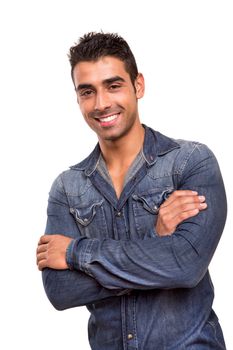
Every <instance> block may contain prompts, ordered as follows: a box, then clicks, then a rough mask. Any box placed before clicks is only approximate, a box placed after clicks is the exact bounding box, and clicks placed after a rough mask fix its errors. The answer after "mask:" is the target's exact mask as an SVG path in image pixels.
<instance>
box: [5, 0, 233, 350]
mask: <svg viewBox="0 0 233 350" xmlns="http://www.w3.org/2000/svg"><path fill="white" fill-rule="evenodd" d="M232 18H233V5H232V1H225V0H219V1H215V0H209V1H208V0H195V1H189V0H164V1H162V0H161V1H156V0H155V1H144V2H142V1H135V0H134V1H126V0H124V1H123V0H118V1H115V2H110V1H107V0H106V1H105V0H99V1H94V0H89V1H79V0H76V1H74V0H70V1H69V0H64V1H62V0H56V1H55V0H54V1H52V0H40V1H39V0H38V1H36V0H34V1H33V0H21V1H17V0H15V1H14V0H5V1H4V0H2V1H1V4H0V36H1V38H0V39H1V41H0V49H1V55H0V58H1V64H0V93H1V95H0V96H1V103H0V116H1V128H0V136H1V137H0V142H1V145H0V146H1V227H2V230H1V231H2V232H1V241H0V242H1V253H0V259H1V260H0V262H1V298H0V303H1V319H2V326H1V340H0V342H1V343H2V345H1V349H4V350H5V349H6V350H8V349H15V348H18V349H24V350H28V349H33V350H39V349H40V350H41V349H43V350H49V349H56V350H63V349H64V348H65V349H69V348H73V349H82V350H87V349H89V345H88V341H87V320H88V312H87V311H86V309H85V308H84V307H83V308H76V309H72V310H67V311H63V312H58V311H56V310H55V309H53V307H52V306H51V305H50V303H49V301H48V300H47V298H46V296H45V293H44V290H43V286H42V282H41V275H40V273H39V272H38V271H37V268H36V264H35V250H36V245H37V241H38V239H39V236H40V235H42V234H43V232H44V228H45V222H46V207H47V198H48V192H49V189H50V186H51V184H52V181H53V180H54V178H55V177H56V176H57V175H58V174H59V173H60V172H61V171H63V170H65V169H67V168H68V167H69V166H70V165H72V164H75V163H77V162H79V161H80V160H81V159H83V158H84V157H85V156H86V155H88V154H89V152H90V151H91V150H92V148H93V146H94V145H95V143H96V137H95V135H94V134H93V132H92V131H90V130H89V129H88V127H87V126H86V125H85V123H84V121H83V119H82V116H81V114H80V112H79V109H78V106H77V103H76V98H75V94H74V90H73V86H72V82H71V79H70V66H69V62H68V59H67V52H68V50H69V47H70V46H72V45H73V44H74V42H75V41H77V39H78V38H79V37H80V36H82V35H83V34H84V33H86V32H89V31H99V30H103V31H109V32H117V33H119V34H120V35H122V36H123V37H124V38H125V39H126V40H127V41H128V43H129V44H130V46H131V49H132V51H133V52H134V54H135V57H136V60H137V63H138V67H139V70H140V71H141V72H142V73H143V74H144V76H145V80H146V95H145V97H144V98H143V100H141V101H140V116H141V120H142V122H144V123H145V124H148V125H150V126H152V127H153V128H155V129H157V130H159V131H160V132H162V133H164V134H166V135H168V136H171V137H175V138H185V139H190V140H198V141H201V142H203V143H206V144H207V145H208V146H209V147H210V148H211V149H212V150H213V151H214V153H215V154H216V156H217V158H218V160H219V163H220V166H221V170H222V174H223V177H224V180H225V185H226V190H227V195H228V206H229V207H228V221H227V224H226V227H225V231H224V234H223V237H222V240H221V242H220V244H219V246H218V249H217V251H216V254H215V256H214V258H213V260H212V262H211V265H210V270H211V275H212V279H213V282H214V285H215V291H216V298H215V302H214V309H215V311H216V312H217V314H218V316H219V319H220V322H221V325H222V328H223V331H224V334H225V339H226V343H227V346H228V350H230V349H233V339H232V320H231V318H232V313H233V305H232V268H231V266H232V243H233V238H232V225H233V219H232V215H231V214H232V203H233V187H232V179H231V177H232V141H233V137H232V131H233V130H232V123H231V120H232V118H233V104H232V97H233V64H232V62H233V45H232V44H233V21H232ZM219 206H221V203H219ZM3 344H4V345H3ZM145 350H146V349H145ZM158 350H159V349H158Z"/></svg>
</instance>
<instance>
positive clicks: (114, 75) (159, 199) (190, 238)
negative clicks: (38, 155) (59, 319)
mask: <svg viewBox="0 0 233 350" xmlns="http://www.w3.org/2000/svg"><path fill="white" fill-rule="evenodd" d="M70 63H71V68H72V79H73V82H74V86H75V91H76V93H77V101H78V104H79V107H80V109H81V112H82V114H83V116H84V119H85V121H86V122H87V124H88V125H89V126H90V127H91V128H92V129H93V130H94V132H95V133H96V134H97V137H98V144H97V146H96V148H95V149H94V151H93V152H92V153H91V154H90V155H89V156H88V157H87V158H86V159H85V160H83V161H82V162H81V163H79V164H77V165H75V166H73V167H71V169H70V170H68V171H65V172H64V173H62V174H61V175H60V176H59V177H58V178H57V179H56V180H55V182H54V184H53V186H52V189H51V191H50V196H49V203H48V221H47V227H46V232H45V233H46V234H45V235H44V236H42V237H41V239H40V241H39V244H38V248H37V264H38V268H39V269H40V270H42V271H43V282H44V287H45V291H46V293H47V296H48V298H49V299H50V301H51V303H52V304H53V305H54V307H55V308H57V309H58V310H63V309H67V308H71V307H76V306H80V305H86V306H87V308H88V310H89V311H90V313H91V316H90V321H89V329H88V330H89V341H90V345H91V348H92V349H94V350H108V349H109V350H110V349H111V350H120V349H121V350H122V349H124V350H126V349H138V350H139V349H140V350H142V349H143V350H155V349H156V350H182V349H189V350H207V349H216V350H217V349H218V350H220V349H225V345H224V340H223V335H222V331H221V328H220V325H219V323H218V318H217V316H216V315H215V313H214V311H213V310H212V303H213V297H214V292H213V286H212V282H211V279H210V276H209V272H208V265H209V263H210V261H211V258H212V256H213V254H214V251H215V249H216V247H217V244H218V242H219V239H220V236H221V234H222V231H223V227H224V224H225V219H226V198H225V191H224V185H223V182H222V178H221V174H220V170H219V167H218V164H217V161H216V159H215V157H214V155H213V153H212V152H211V151H210V150H209V149H208V148H207V147H206V146H205V145H202V144H199V143H196V142H187V141H183V140H174V139H170V138H168V137H166V136H164V135H162V134H160V133H158V132H156V131H154V130H153V129H151V128H148V127H147V126H145V125H142V124H141V122H140V119H139V113H138V100H139V99H140V98H142V97H143V94H144V79H143V76H142V74H141V73H138V70H137V66H136V62H135V59H134V56H133V54H132V52H131V50H130V48H129V46H128V44H127V43H126V42H125V41H124V40H123V39H122V38H121V37H119V36H118V35H115V34H104V33H89V34H87V35H85V36H84V37H83V38H81V39H80V41H79V43H78V44H77V45H76V46H74V47H72V48H71V49H70Z"/></svg>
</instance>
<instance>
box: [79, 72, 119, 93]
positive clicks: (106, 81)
mask: <svg viewBox="0 0 233 350" xmlns="http://www.w3.org/2000/svg"><path fill="white" fill-rule="evenodd" d="M118 81H119V82H125V79H123V78H122V77H120V76H119V75H116V76H114V77H111V78H108V79H104V80H103V82H102V83H103V85H109V84H112V83H115V82H118ZM93 87H94V86H93V85H92V84H79V85H78V86H77V87H75V91H80V90H83V89H92V88H93Z"/></svg>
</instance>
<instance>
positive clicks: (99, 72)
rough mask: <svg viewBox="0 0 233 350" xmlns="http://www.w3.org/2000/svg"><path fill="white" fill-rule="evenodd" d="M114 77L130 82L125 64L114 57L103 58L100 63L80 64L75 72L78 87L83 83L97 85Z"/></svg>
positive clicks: (86, 62) (87, 62) (75, 68)
mask: <svg viewBox="0 0 233 350" xmlns="http://www.w3.org/2000/svg"><path fill="white" fill-rule="evenodd" d="M113 76H120V77H122V78H123V79H124V80H126V81H130V76H129V74H128V73H127V72H126V70H125V64H124V62H122V61H121V60H119V59H118V58H115V57H112V56H105V57H101V58H100V59H99V60H98V61H90V62H89V61H85V62H80V63H78V64H77V65H76V66H75V67H74V71H73V77H74V82H75V85H76V86H77V85H78V84H83V83H85V84H93V85H95V84H98V83H101V82H103V81H104V80H106V79H109V78H111V77H113Z"/></svg>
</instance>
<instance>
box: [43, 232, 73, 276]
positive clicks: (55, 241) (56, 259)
mask: <svg viewBox="0 0 233 350" xmlns="http://www.w3.org/2000/svg"><path fill="white" fill-rule="evenodd" d="M71 241H72V238H69V237H66V236H62V235H44V236H42V237H41V238H40V240H39V243H38V248H37V251H36V255H37V266H38V269H39V270H40V271H41V270H43V269H44V268H46V267H50V268H51V269H57V270H66V269H68V265H67V263H66V250H67V248H68V245H69V244H70V242H71Z"/></svg>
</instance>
